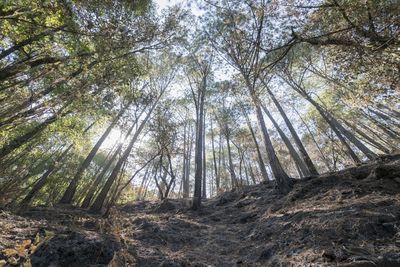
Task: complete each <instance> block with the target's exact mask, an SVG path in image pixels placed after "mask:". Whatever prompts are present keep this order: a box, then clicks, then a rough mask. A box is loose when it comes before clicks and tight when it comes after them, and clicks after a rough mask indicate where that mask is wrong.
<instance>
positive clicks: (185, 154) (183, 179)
mask: <svg viewBox="0 0 400 267" xmlns="http://www.w3.org/2000/svg"><path fill="white" fill-rule="evenodd" d="M186 129H187V123H185V125H184V128H183V154H182V181H181V187H182V197H184V198H185V197H189V194H188V195H187V196H185V194H184V193H183V192H184V190H183V188H184V187H185V185H184V184H185V182H186V181H185V179H186V164H187V138H186V135H187V133H186Z"/></svg>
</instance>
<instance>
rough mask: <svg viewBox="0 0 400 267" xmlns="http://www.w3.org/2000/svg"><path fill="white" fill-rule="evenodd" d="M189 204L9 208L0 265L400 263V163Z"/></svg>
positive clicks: (2, 215) (383, 266) (0, 237)
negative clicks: (284, 191) (101, 209)
mask: <svg viewBox="0 0 400 267" xmlns="http://www.w3.org/2000/svg"><path fill="white" fill-rule="evenodd" d="M188 206H189V205H188V203H187V201H182V200H166V201H164V202H162V203H159V202H136V203H133V204H129V205H125V206H123V207H119V208H118V209H114V210H113V211H112V212H111V216H110V218H109V219H103V218H101V217H99V216H94V215H91V214H88V213H86V212H85V211H83V210H79V209H71V208H69V207H57V208H51V209H50V208H35V209H32V210H30V211H28V212H27V213H25V214H22V216H18V215H14V214H12V213H10V212H5V211H3V212H1V211H0V229H1V231H0V246H1V247H0V250H1V251H2V253H0V266H1V264H2V262H3V265H4V264H7V265H6V266H18V264H22V263H24V264H25V263H27V262H30V263H31V264H32V265H33V266H49V265H51V264H53V265H54V266H140V267H142V266H143V267H153V266H154V267H156V266H157V267H159V266H164V267H167V266H169V267H178V266H218V267H220V266H221V267H224V266H342V267H369V266H371V267H373V266H375V267H376V266H378V267H398V266H400V161H389V162H387V163H385V162H384V163H381V162H380V163H375V164H369V165H363V166H360V167H358V168H351V169H347V170H345V171H343V172H339V173H335V174H330V175H324V176H321V177H318V178H313V179H305V180H301V181H296V183H295V186H294V189H293V190H292V192H291V193H290V194H288V195H287V196H283V195H281V194H279V193H278V192H277V190H276V189H275V187H274V185H273V184H272V183H265V184H260V185H255V186H249V187H244V188H242V189H240V190H236V191H232V192H226V193H224V194H222V195H221V196H219V197H217V198H214V199H210V200H207V201H205V202H204V205H203V208H202V210H201V211H199V212H194V211H191V210H190V209H188ZM13 263H15V265H12V264H13ZM21 266H22V265H21Z"/></svg>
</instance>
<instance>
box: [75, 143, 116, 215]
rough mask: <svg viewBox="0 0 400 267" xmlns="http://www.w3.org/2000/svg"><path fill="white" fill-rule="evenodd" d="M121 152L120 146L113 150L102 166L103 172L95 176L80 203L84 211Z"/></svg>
mask: <svg viewBox="0 0 400 267" xmlns="http://www.w3.org/2000/svg"><path fill="white" fill-rule="evenodd" d="M121 150H122V144H120V145H118V147H117V149H116V150H115V152H114V154H113V155H112V156H111V158H110V159H109V160H108V162H107V165H106V166H104V168H103V170H102V171H101V173H100V174H99V175H97V177H96V179H95V180H94V181H93V183H92V184H91V185H90V189H89V191H88V193H87V194H86V197H85V199H84V200H83V202H82V205H81V208H83V209H86V208H88V207H89V206H90V203H91V201H92V199H93V196H94V194H95V193H96V190H97V187H98V186H99V184H100V182H101V181H102V180H103V178H104V176H105V175H106V174H107V171H108V169H109V168H110V166H111V165H112V163H113V162H114V161H115V159H116V158H117V156H118V155H119V154H120V152H121Z"/></svg>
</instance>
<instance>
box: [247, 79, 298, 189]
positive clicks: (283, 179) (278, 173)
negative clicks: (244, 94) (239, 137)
mask: <svg viewBox="0 0 400 267" xmlns="http://www.w3.org/2000/svg"><path fill="white" fill-rule="evenodd" d="M246 85H247V88H248V89H249V92H250V96H251V98H252V100H253V104H254V106H255V110H256V115H257V119H258V123H259V125H260V129H261V132H262V135H263V139H264V143H265V148H266V149H267V153H268V159H269V163H270V166H271V169H272V173H273V174H274V176H275V180H276V183H277V186H278V188H279V191H281V193H283V194H287V193H289V192H290V190H291V189H292V187H293V184H292V181H291V180H290V178H289V176H288V175H287V174H286V172H285V171H284V169H283V168H282V165H281V163H280V162H279V159H278V157H277V156H276V153H275V149H274V146H273V145H272V142H271V139H270V137H269V134H268V130H267V126H266V125H265V121H264V117H263V115H262V110H261V107H260V101H259V99H258V97H257V95H256V92H255V91H254V88H253V87H252V85H251V83H250V81H249V80H248V79H246Z"/></svg>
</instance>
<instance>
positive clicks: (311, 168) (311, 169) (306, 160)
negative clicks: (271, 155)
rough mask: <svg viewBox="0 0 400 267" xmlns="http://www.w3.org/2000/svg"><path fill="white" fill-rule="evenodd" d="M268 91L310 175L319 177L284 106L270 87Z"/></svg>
mask: <svg viewBox="0 0 400 267" xmlns="http://www.w3.org/2000/svg"><path fill="white" fill-rule="evenodd" d="M264 84H265V83H264ZM266 89H267V91H268V93H269V95H270V97H271V99H272V101H273V102H274V104H275V106H276V107H277V109H278V111H279V113H280V114H281V116H282V118H283V120H284V121H285V123H286V125H287V127H288V129H289V131H290V133H291V135H292V137H293V139H294V141H295V143H296V145H297V148H298V149H299V151H300V154H301V155H302V158H303V161H304V163H305V164H306V165H307V168H308V170H309V172H310V174H312V175H318V174H319V173H318V171H317V169H316V167H315V165H314V163H313V162H312V160H311V158H310V156H309V155H308V153H307V150H306V148H305V147H304V145H303V143H302V142H301V140H300V137H299V136H298V134H297V132H296V130H295V129H294V127H293V125H292V123H291V122H290V120H289V118H288V117H287V115H286V113H285V111H284V110H283V108H282V106H281V105H280V103H279V101H278V100H277V99H276V98H275V95H274V94H273V93H272V91H271V90H270V89H269V87H268V86H266Z"/></svg>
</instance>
